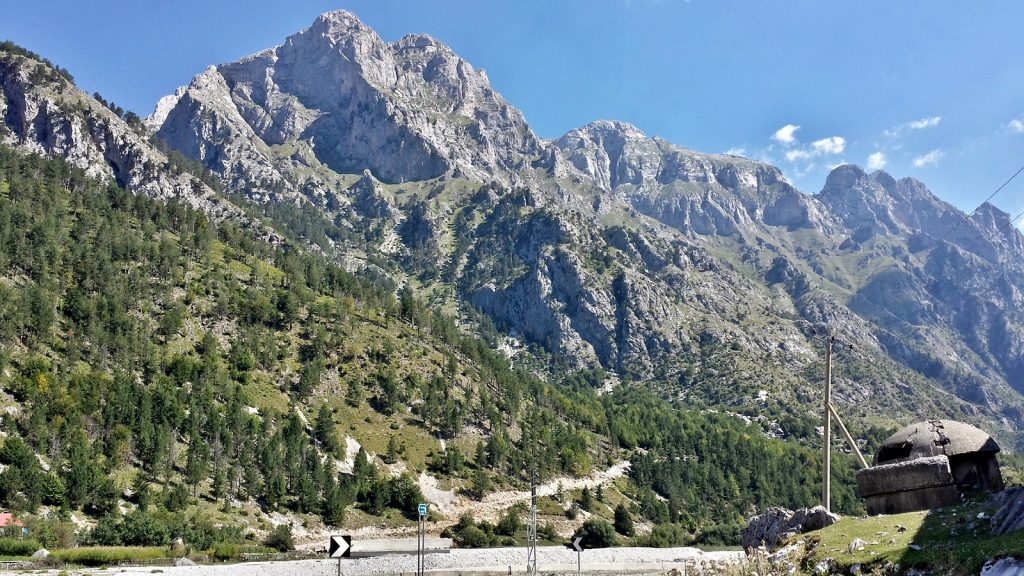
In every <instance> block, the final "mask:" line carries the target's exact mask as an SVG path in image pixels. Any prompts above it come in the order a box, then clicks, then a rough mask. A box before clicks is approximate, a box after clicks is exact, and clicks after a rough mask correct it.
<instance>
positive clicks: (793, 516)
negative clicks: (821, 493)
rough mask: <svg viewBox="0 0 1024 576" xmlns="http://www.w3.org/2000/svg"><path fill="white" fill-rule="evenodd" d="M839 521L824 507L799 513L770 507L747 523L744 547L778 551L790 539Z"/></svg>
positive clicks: (803, 510) (743, 540) (807, 509)
mask: <svg viewBox="0 0 1024 576" xmlns="http://www.w3.org/2000/svg"><path fill="white" fill-rule="evenodd" d="M837 520H839V516H838V515H836V514H833V513H831V512H829V511H827V510H825V507H824V506H815V507H814V508H800V509H799V510H797V511H795V512H794V511H791V510H787V509H786V508H769V509H768V510H767V511H766V512H764V513H763V514H759V515H757V516H754V517H753V518H750V519H749V520H748V521H747V527H746V529H744V530H743V538H742V544H743V548H744V549H745V550H751V549H754V548H757V547H759V546H767V547H768V548H774V547H776V546H778V545H779V544H780V543H781V542H782V541H784V540H786V539H788V538H791V537H793V536H795V535H797V534H803V533H804V532H811V531H813V530H820V529H822V528H824V527H826V526H831V525H832V524H835V523H836V521H837Z"/></svg>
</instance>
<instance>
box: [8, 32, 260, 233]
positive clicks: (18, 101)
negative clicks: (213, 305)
mask: <svg viewBox="0 0 1024 576" xmlns="http://www.w3.org/2000/svg"><path fill="white" fill-rule="evenodd" d="M0 113H2V114H0V115H2V116H3V119H4V124H3V126H4V127H5V128H6V130H5V131H4V132H6V136H3V135H2V134H0V140H3V142H4V143H6V144H10V145H13V146H16V147H18V148H20V149H22V150H25V151H28V152H35V153H40V154H45V155H48V156H55V157H61V158H64V159H65V160H67V161H68V162H69V163H70V164H72V165H74V166H77V167H79V168H82V169H83V170H85V171H86V172H87V173H88V174H89V175H91V176H96V177H101V178H108V179H112V180H115V181H116V182H117V183H118V184H120V185H123V186H126V187H128V188H129V189H131V190H133V191H135V192H136V193H139V194H146V195H148V196H152V197H154V198H161V199H172V198H173V199H177V200H180V201H183V202H185V203H187V204H189V205H191V206H193V207H196V208H199V209H201V210H204V211H205V212H207V213H208V214H209V215H210V216H211V217H213V218H216V219H225V218H233V219H237V220H239V221H242V222H246V221H247V218H245V217H244V214H243V213H242V212H241V211H240V210H238V209H237V208H236V207H235V206H234V205H232V204H230V203H229V202H227V201H226V200H224V199H223V198H221V197H219V196H218V195H216V194H215V193H214V191H213V190H211V189H210V188H209V186H207V185H206V184H204V183H203V182H201V181H200V180H199V179H198V178H195V177H194V176H192V175H190V174H187V173H181V172H177V171H175V170H173V169H171V168H170V165H169V163H168V161H167V158H166V156H164V154H163V153H161V152H160V151H159V150H157V149H156V148H155V147H154V146H152V145H151V144H150V143H149V142H148V141H147V139H146V137H145V135H144V134H142V133H140V132H138V131H136V130H135V129H133V128H132V127H130V126H128V124H127V123H126V122H125V121H124V120H123V119H122V118H120V117H118V116H117V115H116V114H114V113H113V112H111V111H110V110H109V109H108V108H107V107H106V106H104V105H103V104H101V103H99V102H98V101H96V100H95V99H93V98H92V97H90V96H88V95H86V94H85V93H83V92H82V91H81V90H79V89H78V88H76V87H75V86H74V85H73V84H72V83H71V82H70V81H69V80H68V79H67V78H64V77H63V76H61V75H59V74H57V73H55V72H54V71H53V69H51V68H50V67H49V66H47V65H46V64H44V63H42V62H39V61H37V60H35V59H34V58H30V57H27V56H25V55H22V54H14V53H7V52H0Z"/></svg>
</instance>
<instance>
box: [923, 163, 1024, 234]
mask: <svg viewBox="0 0 1024 576" xmlns="http://www.w3.org/2000/svg"><path fill="white" fill-rule="evenodd" d="M1021 172H1024V166H1021V167H1020V168H1019V169H1018V170H1017V171H1016V172H1014V173H1013V176H1010V178H1009V179H1008V180H1007V181H1006V182H1003V183H1002V185H1000V186H999V188H996V191H995V192H993V193H991V194H989V195H988V198H985V200H984V201H983V202H982V203H981V204H978V207H977V208H975V209H974V210H972V211H971V213H970V214H967V213H964V215H963V218H961V219H960V220H958V221H957V223H956V224H953V226H951V227H950V228H949V230H946V233H945V234H943V235H942V237H941V238H939V242H942V241H943V240H945V239H946V237H947V236H949V235H950V234H951V233H952V232H953V230H956V229H957V228H959V227H960V225H961V224H963V223H964V221H966V220H967V219H968V218H970V217H971V216H974V214H975V213H977V212H978V210H979V209H980V208H981V207H982V206H984V205H985V203H986V202H988V201H989V200H991V199H993V198H995V197H996V194H999V193H1000V192H1001V191H1002V190H1003V188H1006V186H1007V185H1008V184H1009V183H1010V182H1013V179H1014V178H1016V177H1017V176H1019V175H1020V173H1021ZM1022 214H1024V212H1022V213H1021V214H1018V215H1017V216H1015V217H1013V218H1012V219H1011V220H1010V222H1013V221H1014V220H1016V219H1017V218H1019V217H1020V216H1021V215H1022Z"/></svg>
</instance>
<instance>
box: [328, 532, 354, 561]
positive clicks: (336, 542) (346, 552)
mask: <svg viewBox="0 0 1024 576" xmlns="http://www.w3.org/2000/svg"><path fill="white" fill-rule="evenodd" d="M328 554H330V556H331V558H348V557H349V556H351V555H352V537H351V536H349V535H348V534H345V535H344V536H331V545H330V548H329V549H328Z"/></svg>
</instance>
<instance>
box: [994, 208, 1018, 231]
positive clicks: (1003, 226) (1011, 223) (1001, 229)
mask: <svg viewBox="0 0 1024 576" xmlns="http://www.w3.org/2000/svg"><path fill="white" fill-rule="evenodd" d="M1021 216H1024V210H1021V211H1020V212H1019V213H1017V215H1016V216H1014V217H1013V218H1010V219H1009V220H1008V221H1007V222H1006V224H1003V225H1002V226H1000V227H999V230H996V234H999V233H1001V232H1002V231H1003V230H1005V229H1007V228H1009V227H1010V226H1013V221H1014V220H1016V219H1017V218H1020V217H1021Z"/></svg>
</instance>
